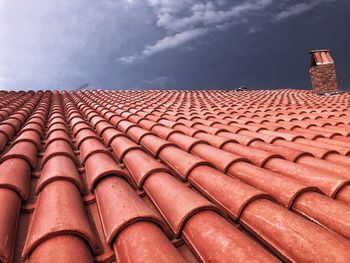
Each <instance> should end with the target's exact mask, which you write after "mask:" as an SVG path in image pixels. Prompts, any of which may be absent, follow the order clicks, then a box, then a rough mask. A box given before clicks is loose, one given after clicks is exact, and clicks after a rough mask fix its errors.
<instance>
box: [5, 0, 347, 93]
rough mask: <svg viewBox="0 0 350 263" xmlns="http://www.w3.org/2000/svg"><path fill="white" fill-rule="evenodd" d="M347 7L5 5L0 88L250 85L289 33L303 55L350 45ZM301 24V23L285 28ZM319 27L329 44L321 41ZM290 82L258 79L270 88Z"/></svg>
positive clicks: (256, 0) (39, 1) (254, 2)
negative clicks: (309, 13) (245, 82)
mask: <svg viewBox="0 0 350 263" xmlns="http://www.w3.org/2000/svg"><path fill="white" fill-rule="evenodd" d="M335 1H336V2H337V5H335V4H334V5H329V3H332V2H335ZM330 6H331V7H332V8H329V7H330ZM346 7H349V2H348V1H347V0H333V1H332V0H319V1H307V0H304V1H302V0H298V1H291V0H281V1H273V0H237V1H231V0H215V1H214V0H147V1H144V0H99V1H96V0H74V1H71V0H57V1H47V0H36V1H23V0H11V1H5V0H0V50H1V52H0V89H47V88H59V89H74V88H76V87H79V86H81V85H82V84H84V83H88V84H90V85H89V87H100V88H103V87H105V88H128V89H130V88H141V87H150V86H151V83H152V81H153V82H154V83H157V80H158V79H157V78H159V76H171V80H172V81H169V79H168V82H167V84H168V85H169V88H176V87H180V88H185V87H187V88H190V87H194V86H196V85H200V86H206V87H208V86H209V85H212V84H213V85H214V86H215V85H216V84H218V85H219V84H220V85H226V84H225V83H230V84H229V85H231V83H232V82H236V81H237V82H239V83H238V84H241V81H240V79H242V78H251V77H252V76H254V78H255V77H256V79H257V81H258V80H259V75H257V74H260V73H259V72H260V71H258V72H256V73H255V74H254V73H251V71H252V70H253V69H254V68H257V66H256V61H257V58H258V57H259V54H260V55H261V54H270V53H271V57H268V58H265V57H264V59H259V61H271V62H272V61H274V63H270V64H269V65H267V66H266V65H265V66H264V67H260V68H261V72H265V71H266V70H272V69H274V67H275V66H274V65H276V64H275V63H276V61H277V62H278V61H279V60H281V56H280V55H274V52H277V50H278V48H279V47H282V46H283V47H284V49H285V50H288V45H292V44H293V41H294V38H293V39H289V38H288V36H286V35H285V32H287V31H288V30H289V31H290V32H294V33H295V34H294V35H295V38H298V39H300V40H302V41H299V42H298V45H299V48H300V49H301V50H299V51H298V52H301V53H304V52H305V50H309V49H311V48H317V47H329V48H331V49H332V48H334V49H337V48H338V49H339V47H341V46H342V45H344V46H345V44H346V43H348V42H347V41H348V39H349V37H348V35H347V33H346V32H347V31H346V29H344V27H343V26H342V25H347V24H349V23H347V22H346V20H347V19H348V16H344V15H343V16H341V15H340V16H339V19H338V16H336V15H334V12H335V11H337V12H338V13H339V12H340V13H341V12H345V11H346V10H347V9H346ZM311 9H314V10H315V11H314V16H313V17H317V23H314V24H313V25H312V28H310V27H311V24H312V23H313V21H314V20H312V19H311V20H310V18H309V16H307V17H306V16H303V14H305V13H306V12H307V11H310V10H311ZM332 12H333V13H332ZM296 15H299V16H300V23H301V22H302V24H299V20H293V23H289V21H288V18H290V17H293V16H296ZM330 17H332V20H331V21H332V23H330V20H329V19H330ZM271 19H273V21H271ZM327 19H328V20H327ZM337 19H338V20H339V21H338V20H337ZM341 19H342V20H341ZM282 20H283V21H284V23H276V22H277V21H282ZM334 21H338V22H334ZM272 22H274V23H272ZM333 23H334V27H331V26H332V24H333ZM321 25H322V30H325V29H323V28H327V27H330V28H329V29H328V31H327V32H328V34H330V35H332V34H333V37H327V38H320V37H317V36H318V35H316V34H317V32H318V28H319V27H321ZM308 26H309V27H308ZM267 28H268V30H266V29H267ZM341 28H343V30H340V29H341ZM261 30H263V32H264V33H263V34H262V33H261V34H257V32H259V31H261ZM305 31H307V34H306V33H305V34H304V33H303V32H305ZM336 33H337V35H335V34H336ZM320 35H321V34H320ZM311 36H312V38H311ZM277 39H278V41H276V40H277ZM337 39H339V41H336V40H337ZM269 40H271V41H272V40H274V41H272V42H271V44H269V45H265V46H264V43H265V42H267V41H269ZM333 42H334V43H333ZM257 43H259V44H257ZM338 43H344V44H338ZM332 44H333V46H334V47H333V46H332ZM248 46H249V49H248V48H247V47H248ZM263 46H264V47H263ZM347 46H348V45H347ZM293 50H295V43H294V44H293ZM346 50H347V48H346ZM259 52H260V53H259ZM282 53H283V54H284V51H283V52H282ZM261 56H263V55H261ZM151 57H152V58H151ZM293 57H294V56H293ZM343 57H346V55H343ZM233 58H234V59H233ZM289 63H291V62H289ZM299 65H300V64H299ZM245 66H246V67H245ZM298 67H300V66H298V65H293V68H298ZM279 68H281V69H283V67H279ZM337 68H338V66H337ZM339 68H340V69H341V67H340V66H339ZM246 72H248V73H249V74H246V75H245V73H246ZM289 75H290V74H284V75H283V74H282V75H281V74H280V75H278V76H277V74H270V75H268V74H262V75H261V77H262V78H266V79H267V80H268V81H271V82H274V81H275V80H276V79H282V78H287V77H288V76H289ZM267 76H270V77H269V78H267ZM303 77H304V75H303ZM147 80H149V82H147ZM160 80H165V78H161V79H160ZM267 80H266V81H267ZM158 83H159V82H158ZM215 87H216V88H218V87H220V86H215Z"/></svg>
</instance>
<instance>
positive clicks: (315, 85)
mask: <svg viewBox="0 0 350 263" xmlns="http://www.w3.org/2000/svg"><path fill="white" fill-rule="evenodd" d="M310 54H311V63H310V77H311V84H312V91H313V92H317V93H319V92H336V91H338V84H337V75H336V71H335V64H334V60H333V58H332V57H331V55H330V54H329V50H328V49H322V50H312V51H310Z"/></svg>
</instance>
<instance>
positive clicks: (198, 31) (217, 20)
mask: <svg viewBox="0 0 350 263" xmlns="http://www.w3.org/2000/svg"><path fill="white" fill-rule="evenodd" d="M148 2H149V4H150V6H151V7H152V8H153V9H154V12H155V15H156V16H157V25H158V27H160V28H163V29H164V30H166V32H167V34H166V35H165V36H164V38H162V39H160V40H158V41H157V42H156V43H155V44H154V45H147V46H146V47H145V48H144V50H143V51H142V52H141V53H139V54H136V55H132V56H126V57H121V58H119V59H118V60H119V61H121V62H124V63H133V62H134V61H135V60H138V59H143V58H145V57H148V56H151V55H154V54H157V53H158V52H162V51H164V50H167V49H171V48H176V47H178V46H181V45H183V44H185V43H188V42H190V41H192V40H194V39H196V38H199V37H200V36H203V35H205V34H208V33H210V32H212V31H215V30H225V29H227V28H229V27H231V26H233V25H237V24H241V23H245V22H247V20H246V19H241V16H242V15H245V14H247V13H249V12H253V11H257V10H261V9H264V8H266V7H268V6H269V5H271V4H272V3H273V0H254V1H244V2H242V3H240V4H237V5H234V6H231V7H230V8H228V9H227V10H222V9H219V8H220V7H222V6H223V4H224V3H225V2H223V1H218V2H215V1H208V2H205V3H203V2H197V1H195V0H149V1H148ZM184 9H189V10H190V15H189V16H183V15H182V14H183V10H184Z"/></svg>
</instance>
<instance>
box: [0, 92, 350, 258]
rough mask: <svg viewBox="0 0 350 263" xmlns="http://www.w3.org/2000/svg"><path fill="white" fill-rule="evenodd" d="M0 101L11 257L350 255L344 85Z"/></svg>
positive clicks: (1, 169) (349, 144)
mask: <svg viewBox="0 0 350 263" xmlns="http://www.w3.org/2000/svg"><path fill="white" fill-rule="evenodd" d="M0 99H1V100H0V157H1V159H0V160H1V163H0V202H1V203H2V206H1V207H0V222H1V225H0V261H2V262H23V260H22V259H21V256H22V254H23V255H24V256H25V260H27V261H28V262H44V261H45V262H46V261H52V260H57V259H58V258H59V259H60V260H61V261H75V262H82V261H83V262H114V261H118V262H119V261H121V262H123V261H129V262H140V261H142V262H186V261H187V262H198V260H202V261H205V262H206V261H214V262H226V261H237V262H246V261H250V262H262V261H263V262H270V261H277V260H278V259H279V260H282V261H292V262H305V261H313V260H314V259H315V258H321V257H322V258H323V259H327V260H328V259H329V261H332V262H335V261H346V262H347V261H349V260H350V259H349V253H348V252H347V251H348V250H349V248H350V245H349V244H350V242H349V240H350V227H349V224H348V221H349V220H350V212H349V211H350V210H349V204H350V198H349V196H350V178H349V176H348V174H349V171H350V165H349V163H350V156H349V155H350V138H349V136H350V121H349V115H350V111H349V100H350V97H349V95H348V94H345V93H344V94H338V95H335V96H317V95H315V94H313V93H310V92H307V91H296V90H279V91H249V92H248V91H245V92H235V91H137V92H131V91H103V90H99V91H74V92H65V91H63V92H58V91H54V92H50V91H47V92H41V91H38V92H33V91H30V92H0ZM227 105H230V106H227ZM79 154H80V156H79ZM321 191H322V192H321ZM323 193H324V194H323ZM77 219H78V220H77ZM164 219H165V220H164ZM28 228H29V229H28ZM25 240H27V241H26V242H25ZM319 240H322V242H319ZM261 242H262V243H264V245H265V246H264V245H262V243H261ZM291 244H292V245H291Z"/></svg>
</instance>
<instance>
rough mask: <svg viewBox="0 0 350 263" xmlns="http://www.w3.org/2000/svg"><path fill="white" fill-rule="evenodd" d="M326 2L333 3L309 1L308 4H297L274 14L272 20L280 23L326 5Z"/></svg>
mask: <svg viewBox="0 0 350 263" xmlns="http://www.w3.org/2000/svg"><path fill="white" fill-rule="evenodd" d="M327 2H328V3H331V2H334V0H311V1H308V2H302V3H297V4H294V5H291V6H288V7H287V9H286V10H283V11H281V12H279V13H277V14H275V15H274V17H273V19H272V20H273V21H281V20H284V19H287V18H289V17H292V16H297V15H300V14H302V13H305V12H307V11H310V10H312V9H313V8H315V7H316V6H318V5H320V4H323V3H327Z"/></svg>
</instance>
